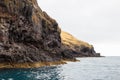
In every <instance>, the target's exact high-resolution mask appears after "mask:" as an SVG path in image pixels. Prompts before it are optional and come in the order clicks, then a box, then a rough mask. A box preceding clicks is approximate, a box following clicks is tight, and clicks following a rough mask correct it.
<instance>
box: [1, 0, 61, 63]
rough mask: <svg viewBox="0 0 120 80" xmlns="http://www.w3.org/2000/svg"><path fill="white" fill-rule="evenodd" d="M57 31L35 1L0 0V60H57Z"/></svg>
mask: <svg viewBox="0 0 120 80" xmlns="http://www.w3.org/2000/svg"><path fill="white" fill-rule="evenodd" d="M60 32H61V30H60V28H59V27H58V24H57V22H56V21H55V20H54V19H52V18H50V17H49V16H48V15H47V14H46V12H43V11H42V10H41V9H40V8H39V7H38V4H37V2H36V0H0V62H34V61H55V60H60V59H61V38H60Z"/></svg>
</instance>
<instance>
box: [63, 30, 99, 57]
mask: <svg viewBox="0 0 120 80" xmlns="http://www.w3.org/2000/svg"><path fill="white" fill-rule="evenodd" d="M61 38H62V49H63V50H64V52H65V53H66V54H67V53H71V55H72V56H74V57H100V53H96V52H95V50H94V47H93V46H92V45H90V44H89V43H87V42H84V41H81V40H78V39H77V38H75V37H74V36H72V35H71V34H69V33H67V32H64V31H62V32H61Z"/></svg>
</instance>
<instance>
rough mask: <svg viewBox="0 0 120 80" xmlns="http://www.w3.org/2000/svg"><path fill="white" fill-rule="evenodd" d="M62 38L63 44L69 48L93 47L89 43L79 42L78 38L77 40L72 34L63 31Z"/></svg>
mask: <svg viewBox="0 0 120 80" xmlns="http://www.w3.org/2000/svg"><path fill="white" fill-rule="evenodd" d="M61 38H62V43H63V44H65V45H68V46H71V47H72V46H73V45H76V46H85V47H88V48H92V45H90V44H88V43H87V42H84V41H81V40H78V39H77V38H75V37H74V36H72V35H71V34H69V33H67V32H65V31H61Z"/></svg>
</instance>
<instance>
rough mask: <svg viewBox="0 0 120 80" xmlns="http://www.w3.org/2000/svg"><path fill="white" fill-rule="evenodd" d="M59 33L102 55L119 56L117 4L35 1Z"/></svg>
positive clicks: (108, 0)
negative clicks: (57, 28) (90, 45)
mask: <svg viewBox="0 0 120 80" xmlns="http://www.w3.org/2000/svg"><path fill="white" fill-rule="evenodd" d="M38 3H39V5H40V7H41V8H42V10H43V11H46V12H47V13H48V14H49V15H50V16H51V17H52V18H54V19H56V20H57V22H58V23H59V26H60V27H61V28H62V30H64V31H67V32H70V33H71V34H73V35H74V36H75V37H77V38H78V39H80V40H83V41H86V42H89V43H90V44H93V45H94V47H95V50H96V51H97V52H100V53H101V54H102V55H109V56H111V55H114V56H117V55H120V49H119V48H120V0H38Z"/></svg>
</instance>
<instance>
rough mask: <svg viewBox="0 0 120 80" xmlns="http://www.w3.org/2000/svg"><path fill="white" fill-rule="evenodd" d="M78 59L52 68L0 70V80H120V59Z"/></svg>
mask: <svg viewBox="0 0 120 80" xmlns="http://www.w3.org/2000/svg"><path fill="white" fill-rule="evenodd" d="M78 59H80V60H81V61H80V62H68V64H65V65H59V66H52V67H42V68H36V69H0V80H120V57H102V58H78Z"/></svg>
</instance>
